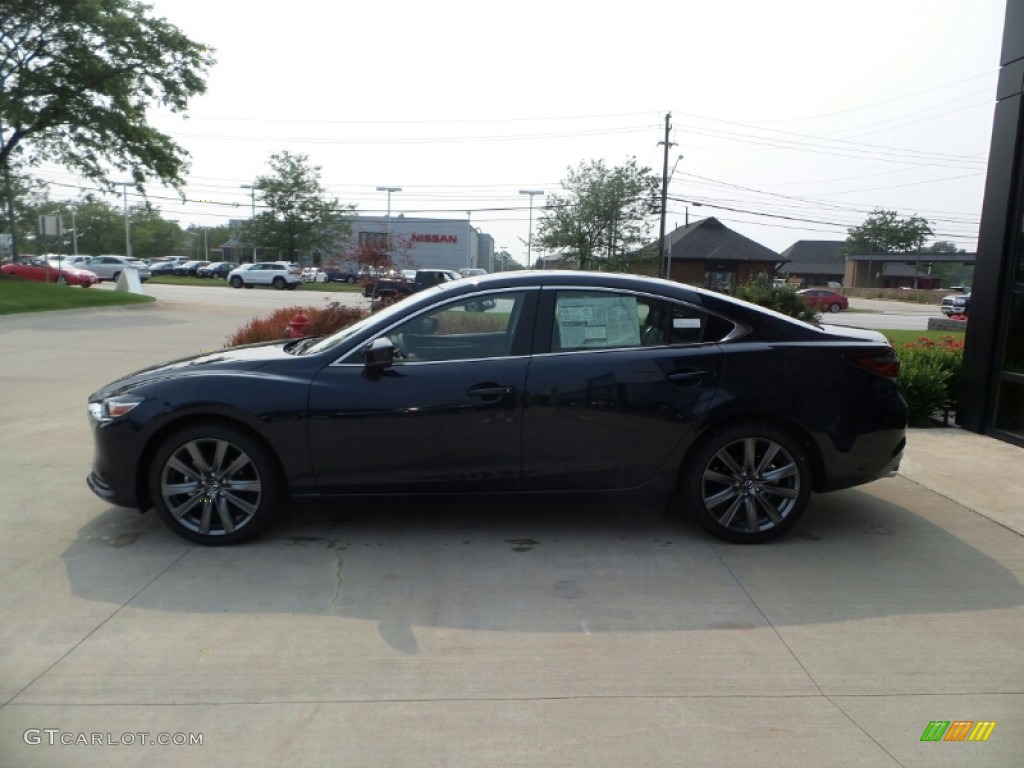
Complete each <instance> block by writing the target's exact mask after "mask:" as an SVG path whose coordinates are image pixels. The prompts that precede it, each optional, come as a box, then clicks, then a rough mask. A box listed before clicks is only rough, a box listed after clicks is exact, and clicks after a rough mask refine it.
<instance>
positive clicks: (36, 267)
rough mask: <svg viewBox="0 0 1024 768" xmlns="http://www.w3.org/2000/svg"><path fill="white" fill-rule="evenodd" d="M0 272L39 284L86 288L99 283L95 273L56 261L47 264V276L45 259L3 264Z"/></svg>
mask: <svg viewBox="0 0 1024 768" xmlns="http://www.w3.org/2000/svg"><path fill="white" fill-rule="evenodd" d="M0 272H2V273H3V274H5V275H9V276H11V277H18V278H21V279H22V280H36V281H38V282H40V283H45V282H47V281H49V282H51V283H60V284H61V285H80V286H82V287H83V288H88V287H89V286H91V285H95V284H96V283H98V282H99V281H100V279H99V278H98V277H97V276H96V273H95V272H90V271H89V270H87V269H78V268H77V267H71V266H68V265H67V264H66V263H64V262H61V263H60V264H58V263H57V261H56V260H51V261H50V262H49V276H47V261H46V259H28V260H27V261H16V262H13V263H11V264H4V265H3V267H0Z"/></svg>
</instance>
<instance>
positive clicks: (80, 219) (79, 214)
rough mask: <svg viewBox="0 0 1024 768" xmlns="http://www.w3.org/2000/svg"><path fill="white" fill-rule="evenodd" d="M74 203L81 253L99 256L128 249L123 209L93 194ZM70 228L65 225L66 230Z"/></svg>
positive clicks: (79, 250)
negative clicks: (126, 247) (125, 238)
mask: <svg viewBox="0 0 1024 768" xmlns="http://www.w3.org/2000/svg"><path fill="white" fill-rule="evenodd" d="M72 205H74V206H75V229H76V230H77V233H78V252H79V253H88V254H91V255H93V256H98V255H100V254H103V253H124V252H125V242H124V212H123V211H122V210H121V209H120V208H118V207H117V206H115V205H113V204H111V203H108V202H107V201H105V200H101V199H99V198H97V197H94V196H92V195H88V196H86V197H85V199H83V200H81V201H80V202H78V203H72ZM65 226H66V225H65ZM70 229H71V228H70V227H67V226H66V230H67V231H70Z"/></svg>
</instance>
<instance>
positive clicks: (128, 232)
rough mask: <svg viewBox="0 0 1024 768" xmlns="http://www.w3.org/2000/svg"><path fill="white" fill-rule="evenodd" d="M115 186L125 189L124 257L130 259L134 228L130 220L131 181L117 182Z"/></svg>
mask: <svg viewBox="0 0 1024 768" xmlns="http://www.w3.org/2000/svg"><path fill="white" fill-rule="evenodd" d="M114 183H115V184H117V185H119V186H122V187H124V255H125V256H127V257H128V258H129V259H130V258H131V257H132V228H131V223H130V221H131V220H130V219H129V218H128V185H130V184H131V183H132V182H130V181H115V182H114Z"/></svg>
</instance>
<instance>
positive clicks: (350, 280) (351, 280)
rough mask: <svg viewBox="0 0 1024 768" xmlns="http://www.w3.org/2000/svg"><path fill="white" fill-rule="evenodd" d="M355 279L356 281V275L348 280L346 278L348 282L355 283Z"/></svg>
mask: <svg viewBox="0 0 1024 768" xmlns="http://www.w3.org/2000/svg"><path fill="white" fill-rule="evenodd" d="M355 281H356V279H355V278H354V277H350V278H349V279H348V280H346V281H345V282H346V283H354V282H355Z"/></svg>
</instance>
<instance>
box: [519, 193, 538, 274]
mask: <svg viewBox="0 0 1024 768" xmlns="http://www.w3.org/2000/svg"><path fill="white" fill-rule="evenodd" d="M519 194H520V195H529V196H530V233H529V235H528V236H527V238H526V268H527V269H529V268H530V258H531V256H532V253H533V198H534V197H536V196H537V195H543V194H544V190H543V189H520V190H519Z"/></svg>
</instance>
